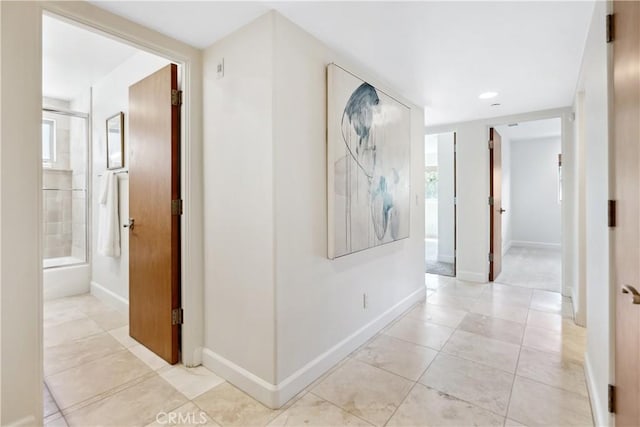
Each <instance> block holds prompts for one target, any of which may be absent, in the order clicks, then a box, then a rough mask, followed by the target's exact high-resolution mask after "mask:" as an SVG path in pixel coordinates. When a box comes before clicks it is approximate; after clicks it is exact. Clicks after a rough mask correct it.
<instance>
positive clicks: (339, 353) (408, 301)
mask: <svg viewBox="0 0 640 427" xmlns="http://www.w3.org/2000/svg"><path fill="white" fill-rule="evenodd" d="M425 292H426V288H424V287H423V286H421V287H420V288H419V289H417V290H416V291H414V292H413V293H411V294H410V295H409V296H407V297H406V298H404V299H403V300H402V301H400V302H398V303H397V304H396V305H394V306H393V307H391V308H389V309H388V310H387V311H385V312H384V313H382V314H381V315H379V316H378V317H376V318H375V319H373V320H372V321H370V322H369V323H367V324H366V325H364V326H363V327H361V328H360V329H358V330H357V331H355V332H354V333H353V334H351V335H349V336H348V337H346V338H345V339H343V340H342V341H340V342H339V343H337V344H336V345H334V346H333V347H332V348H330V349H329V350H327V351H326V352H324V353H322V354H321V355H319V356H318V357H316V358H315V359H313V360H312V361H310V362H309V363H307V364H306V365H305V366H303V367H302V368H300V369H298V370H297V371H296V372H294V373H293V374H291V375H290V376H289V377H288V378H286V379H284V380H283V381H282V382H280V383H279V384H277V385H274V384H271V383H269V382H268V381H265V380H263V379H262V378H259V377H257V376H256V375H254V374H252V373H251V372H249V371H247V370H246V369H244V368H243V367H241V366H238V365H236V364H235V363H233V362H231V361H230V360H228V359H225V358H224V357H222V356H220V355H219V354H217V353H215V352H214V351H212V350H210V349H208V348H204V349H203V350H202V364H203V365H204V366H205V367H206V368H208V369H209V370H211V371H213V372H214V373H216V374H217V375H219V376H221V377H222V378H224V379H226V380H227V381H229V382H230V383H232V384H233V385H235V386H236V387H238V388H240V389H241V390H243V391H245V392H246V393H247V394H249V395H250V396H252V397H253V398H254V399H256V400H258V401H260V402H262V403H263V404H265V405H266V406H268V407H269V408H273V409H277V408H280V407H281V406H282V405H284V404H285V403H287V401H289V400H290V399H291V398H292V397H294V396H295V395H296V394H298V393H299V392H300V391H302V390H304V388H305V387H307V386H308V385H309V384H311V383H312V382H313V381H315V380H316V379H317V378H319V377H320V376H321V375H322V374H324V373H325V372H327V371H328V370H329V369H330V368H331V367H333V366H334V365H336V364H337V363H338V362H340V361H341V360H342V359H344V358H345V357H347V356H348V355H349V354H350V353H351V352H353V351H354V350H356V349H357V348H358V347H360V346H361V345H362V344H364V343H365V342H367V340H369V339H370V338H371V337H373V336H374V335H375V334H376V333H378V332H379V331H380V330H382V329H383V328H384V327H385V326H386V325H388V324H389V323H391V321H393V320H394V319H395V318H397V317H398V316H400V315H401V314H402V313H404V312H405V311H406V310H407V309H409V308H410V307H411V306H413V305H414V304H416V303H417V302H419V301H421V300H423V299H424V298H425Z"/></svg>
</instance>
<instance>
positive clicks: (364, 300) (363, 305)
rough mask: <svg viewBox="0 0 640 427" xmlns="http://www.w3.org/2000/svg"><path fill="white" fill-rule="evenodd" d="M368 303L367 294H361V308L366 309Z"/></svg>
mask: <svg viewBox="0 0 640 427" xmlns="http://www.w3.org/2000/svg"><path fill="white" fill-rule="evenodd" d="M368 305H369V301H367V294H362V308H363V309H365V310H366V309H367V306H368Z"/></svg>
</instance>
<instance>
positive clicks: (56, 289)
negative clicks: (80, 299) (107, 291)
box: [42, 264, 91, 301]
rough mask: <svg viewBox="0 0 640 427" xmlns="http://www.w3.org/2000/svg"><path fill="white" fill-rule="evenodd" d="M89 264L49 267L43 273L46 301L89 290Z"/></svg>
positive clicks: (84, 292) (43, 295)
mask: <svg viewBox="0 0 640 427" xmlns="http://www.w3.org/2000/svg"><path fill="white" fill-rule="evenodd" d="M90 281H91V266H89V264H80V265H70V266H67V267H56V268H47V269H45V270H44V271H43V273H42V298H43V299H44V300H45V301H48V300H52V299H56V298H64V297H70V296H73V295H81V294H86V293H87V292H89V282H90Z"/></svg>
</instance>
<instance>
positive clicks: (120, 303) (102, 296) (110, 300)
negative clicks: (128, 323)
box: [91, 280, 129, 311]
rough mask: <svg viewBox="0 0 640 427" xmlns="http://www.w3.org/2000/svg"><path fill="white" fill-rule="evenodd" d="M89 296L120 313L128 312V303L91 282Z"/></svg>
mask: <svg viewBox="0 0 640 427" xmlns="http://www.w3.org/2000/svg"><path fill="white" fill-rule="evenodd" d="M91 295H93V296H95V297H96V298H98V299H99V300H101V301H102V302H104V303H105V304H109V305H110V306H112V307H115V308H117V309H118V310H120V311H129V301H128V300H127V299H125V298H123V297H121V296H120V295H118V294H116V293H115V292H113V291H111V290H109V289H107V288H105V287H104V286H102V285H101V284H99V283H97V282H94V281H93V280H92V281H91Z"/></svg>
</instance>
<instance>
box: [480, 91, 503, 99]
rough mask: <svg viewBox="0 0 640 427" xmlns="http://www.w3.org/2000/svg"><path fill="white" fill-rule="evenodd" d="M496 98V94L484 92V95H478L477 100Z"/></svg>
mask: <svg viewBox="0 0 640 427" xmlns="http://www.w3.org/2000/svg"><path fill="white" fill-rule="evenodd" d="M496 96H498V92H485V93H481V94H480V95H478V98H479V99H491V98H495V97H496Z"/></svg>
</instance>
